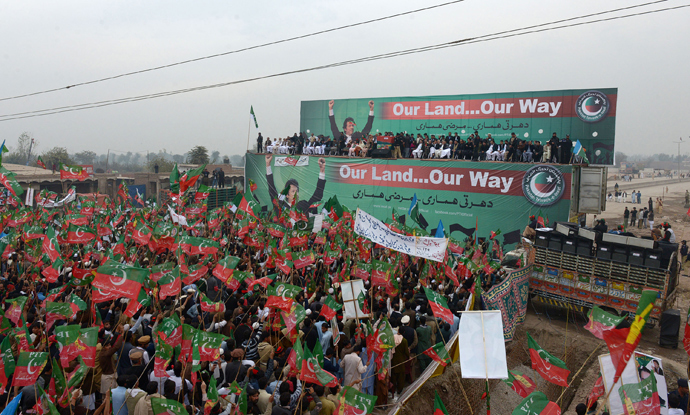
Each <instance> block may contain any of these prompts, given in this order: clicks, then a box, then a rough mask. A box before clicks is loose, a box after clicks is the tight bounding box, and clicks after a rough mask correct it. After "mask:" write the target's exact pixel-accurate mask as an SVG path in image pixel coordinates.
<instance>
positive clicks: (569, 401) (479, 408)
mask: <svg viewBox="0 0 690 415" xmlns="http://www.w3.org/2000/svg"><path fill="white" fill-rule="evenodd" d="M616 182H617V183H618V184H619V188H621V189H623V190H627V192H628V193H630V192H631V191H632V190H633V189H635V190H640V191H641V193H642V198H641V199H642V204H635V205H633V204H632V203H630V198H629V197H628V201H627V202H625V203H617V202H608V203H607V206H606V211H605V212H603V213H602V214H601V215H599V217H600V218H604V219H606V222H607V223H608V225H609V229H611V228H612V227H613V226H616V225H618V224H621V223H622V221H623V211H624V209H625V207H626V206H628V208H629V209H632V207H633V206H635V207H637V208H638V209H639V208H643V207H645V206H647V200H648V199H649V197H651V198H652V199H653V200H656V198H657V197H663V201H664V205H663V211H662V213H661V214H656V215H657V216H656V218H655V223H656V224H659V223H662V222H669V223H670V224H671V226H672V228H673V229H674V232H675V234H676V238H677V240H678V242H680V241H681V240H684V239H690V217H688V215H687V214H686V212H687V211H688V207H686V206H685V192H686V190H690V180H688V179H685V180H684V181H681V182H679V181H678V180H677V179H676V180H669V179H660V178H656V179H633V181H632V182H623V181H622V180H613V179H612V178H611V179H610V180H609V189H610V190H611V192H613V187H614V185H615V183H616ZM655 209H656V204H655ZM587 219H588V220H587V224H588V225H590V224H591V223H592V221H593V219H594V218H593V217H588V218H587ZM628 230H629V231H631V232H633V233H635V234H636V235H638V236H643V235H644V236H648V235H649V234H650V230H649V229H648V228H647V229H637V228H636V227H629V228H628ZM688 268H690V266H688V267H686V271H687V269H688ZM686 271H683V274H684V275H683V276H682V277H681V278H680V283H679V286H678V288H677V289H678V295H677V296H676V301H675V304H673V305H672V306H671V308H675V309H679V310H680V313H681V316H682V317H681V327H680V334H679V339H678V340H679V342H678V347H677V348H676V349H667V348H662V347H660V346H659V328H658V326H656V327H653V328H647V329H646V330H645V331H644V333H643V335H642V340H641V342H640V345H639V346H638V349H637V350H638V351H641V352H643V353H647V354H650V355H653V356H658V357H661V358H662V361H663V366H664V369H665V376H666V383H667V385H668V390H669V391H671V390H674V389H675V388H676V387H677V384H676V382H677V379H678V378H680V377H682V378H687V376H688V375H687V367H688V355H687V354H686V353H685V351H684V350H683V345H682V337H683V331H684V327H685V324H686V317H685V316H686V315H687V310H688V307H689V306H690V295H688V294H689V293H690V278H688V276H687V275H685V274H686ZM586 323H587V316H585V315H583V314H581V313H573V312H572V311H570V312H567V311H566V310H563V309H558V308H552V307H545V306H542V305H540V304H533V303H530V304H529V305H528V313H527V318H526V320H525V323H524V324H522V325H521V326H520V328H519V329H518V330H517V332H516V336H515V339H514V340H513V341H512V342H509V343H507V344H506V352H507V357H508V368H509V369H510V370H518V371H521V372H522V373H523V374H525V375H527V376H529V377H530V378H531V379H532V380H533V381H535V382H536V384H537V390H540V391H542V392H544V393H545V394H546V395H547V396H548V398H549V399H550V400H552V401H556V402H557V403H558V404H559V406H560V407H561V408H562V413H563V414H564V415H575V406H576V405H577V404H578V403H581V402H585V400H586V397H587V395H588V394H589V392H590V391H591V389H592V386H593V385H594V383H595V382H596V380H597V378H598V376H599V364H598V359H597V357H598V356H599V355H601V354H606V353H608V349H607V348H606V344H605V343H604V342H603V341H602V340H599V339H597V338H596V337H594V336H593V335H592V334H591V333H589V332H588V331H587V330H585V329H584V326H585V324H586ZM525 332H529V333H530V334H531V335H532V337H534V339H535V340H536V341H537V343H539V344H540V345H541V346H542V347H543V348H544V349H546V350H548V351H549V352H551V353H552V354H553V355H555V356H557V357H559V358H561V359H563V360H564V361H565V362H566V364H567V366H568V368H569V369H570V370H571V373H572V375H571V378H570V379H571V385H570V387H569V388H567V389H566V390H564V389H563V388H561V387H559V386H556V385H553V384H550V383H548V382H546V381H544V380H543V379H542V378H541V377H540V376H539V374H537V373H536V372H535V371H534V370H532V369H531V368H530V358H529V354H528V352H527V340H526V337H525ZM489 385H490V405H491V412H492V413H493V414H498V415H506V414H510V413H512V411H513V409H515V407H516V406H517V405H518V404H519V403H520V401H521V400H522V398H520V396H518V395H517V393H515V392H514V391H512V390H511V389H510V388H509V387H508V386H507V385H506V384H505V383H503V382H502V381H500V380H492V381H490V383H489ZM462 389H464V393H463V391H462ZM484 389H485V386H484V381H482V380H475V379H462V380H461V371H460V366H459V363H456V364H455V365H453V366H452V367H450V368H449V369H447V370H446V372H445V373H444V374H443V375H442V376H439V377H437V378H433V379H431V380H429V381H428V382H427V383H426V384H425V385H424V386H423V387H422V388H421V389H420V390H419V391H418V392H417V394H416V395H415V397H414V398H412V399H411V400H410V401H409V402H408V403H407V405H406V406H405V407H404V408H403V409H402V411H401V412H400V413H401V414H405V415H425V414H432V413H433V401H434V391H438V393H439V395H440V396H441V398H442V399H443V401H444V403H445V405H446V408H447V409H448V412H449V413H450V414H469V413H472V412H473V413H477V414H485V413H486V400H484V399H482V398H481V395H482V393H483V392H484ZM465 396H467V399H466V398H465ZM468 400H469V401H470V406H471V407H472V410H470V409H469V407H468V404H467V401H468Z"/></svg>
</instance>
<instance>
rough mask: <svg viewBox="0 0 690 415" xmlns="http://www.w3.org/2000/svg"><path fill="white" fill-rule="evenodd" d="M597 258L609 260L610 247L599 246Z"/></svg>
mask: <svg viewBox="0 0 690 415" xmlns="http://www.w3.org/2000/svg"><path fill="white" fill-rule="evenodd" d="M597 258H599V259H609V260H610V259H611V247H610V246H609V245H604V244H600V245H599V246H598V247H597Z"/></svg>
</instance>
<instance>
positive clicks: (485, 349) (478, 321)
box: [458, 310, 508, 379]
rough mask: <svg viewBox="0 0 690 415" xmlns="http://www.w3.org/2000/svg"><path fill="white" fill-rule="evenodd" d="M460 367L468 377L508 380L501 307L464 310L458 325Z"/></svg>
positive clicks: (463, 374) (465, 376)
mask: <svg viewBox="0 0 690 415" xmlns="http://www.w3.org/2000/svg"><path fill="white" fill-rule="evenodd" d="M458 333H459V334H460V336H461V338H462V341H459V342H458V347H459V348H460V369H461V370H462V377H463V378H468V379H507V378H508V361H507V359H506V344H505V340H504V339H503V319H502V318H501V311H500V310H495V311H494V310H492V311H465V312H464V313H462V317H460V327H459V328H458Z"/></svg>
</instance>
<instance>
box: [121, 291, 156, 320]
mask: <svg viewBox="0 0 690 415" xmlns="http://www.w3.org/2000/svg"><path fill="white" fill-rule="evenodd" d="M150 305H151V297H150V296H149V295H148V293H147V291H146V289H144V287H141V289H140V290H139V295H138V296H137V299H136V300H130V301H129V303H128V304H127V308H126V309H125V312H124V315H126V316H127V317H129V318H132V317H134V315H135V314H136V313H137V311H139V310H140V309H141V308H142V307H148V306H150Z"/></svg>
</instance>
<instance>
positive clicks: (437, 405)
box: [434, 390, 448, 415]
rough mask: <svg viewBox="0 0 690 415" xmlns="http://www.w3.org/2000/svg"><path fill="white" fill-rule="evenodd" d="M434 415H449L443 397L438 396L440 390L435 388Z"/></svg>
mask: <svg viewBox="0 0 690 415" xmlns="http://www.w3.org/2000/svg"><path fill="white" fill-rule="evenodd" d="M434 415H448V410H446V406H445V405H444V404H443V401H442V400H441V397H440V396H438V392H437V391H435V390H434Z"/></svg>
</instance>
